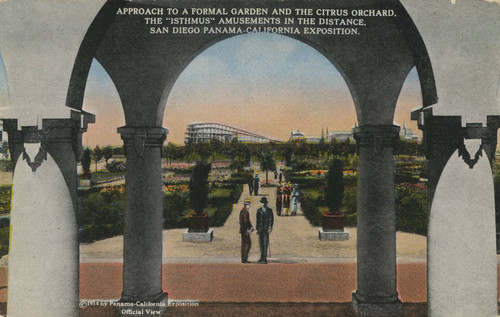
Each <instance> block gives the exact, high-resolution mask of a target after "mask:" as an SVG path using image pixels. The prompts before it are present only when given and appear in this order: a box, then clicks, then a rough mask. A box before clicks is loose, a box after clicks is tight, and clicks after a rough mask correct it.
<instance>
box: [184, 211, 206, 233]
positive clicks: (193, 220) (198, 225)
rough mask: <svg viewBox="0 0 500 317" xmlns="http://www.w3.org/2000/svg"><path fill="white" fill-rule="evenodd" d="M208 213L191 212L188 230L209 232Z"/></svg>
mask: <svg viewBox="0 0 500 317" xmlns="http://www.w3.org/2000/svg"><path fill="white" fill-rule="evenodd" d="M208 225H209V223H208V213H206V212H204V213H202V214H197V213H194V212H193V213H191V214H190V215H189V220H188V228H189V229H188V232H193V233H203V232H208V229H209V226H208Z"/></svg>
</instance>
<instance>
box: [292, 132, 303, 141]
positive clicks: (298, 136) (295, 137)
mask: <svg viewBox="0 0 500 317" xmlns="http://www.w3.org/2000/svg"><path fill="white" fill-rule="evenodd" d="M305 138H306V135H305V134H304V133H302V132H300V131H299V130H297V131H294V130H292V132H290V140H301V139H305Z"/></svg>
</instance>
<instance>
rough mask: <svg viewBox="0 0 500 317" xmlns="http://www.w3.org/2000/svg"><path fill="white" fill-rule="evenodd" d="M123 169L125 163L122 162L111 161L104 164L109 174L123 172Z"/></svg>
mask: <svg viewBox="0 0 500 317" xmlns="http://www.w3.org/2000/svg"><path fill="white" fill-rule="evenodd" d="M125 169H126V167H125V162H123V161H117V160H112V161H111V162H109V163H106V170H108V171H109V172H110V173H120V172H125Z"/></svg>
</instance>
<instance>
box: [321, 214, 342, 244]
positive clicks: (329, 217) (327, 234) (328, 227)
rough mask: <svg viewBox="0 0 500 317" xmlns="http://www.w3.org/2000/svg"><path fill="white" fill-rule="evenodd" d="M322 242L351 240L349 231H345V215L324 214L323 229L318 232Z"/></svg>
mask: <svg viewBox="0 0 500 317" xmlns="http://www.w3.org/2000/svg"><path fill="white" fill-rule="evenodd" d="M318 238H319V239H320V240H330V241H346V240H349V231H347V230H344V214H343V213H340V214H338V215H335V214H331V213H330V212H329V211H325V212H324V213H323V227H322V228H320V229H319V230H318Z"/></svg>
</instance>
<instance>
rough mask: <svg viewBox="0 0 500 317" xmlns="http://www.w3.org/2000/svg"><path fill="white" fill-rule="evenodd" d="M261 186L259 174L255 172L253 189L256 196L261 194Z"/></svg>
mask: <svg viewBox="0 0 500 317" xmlns="http://www.w3.org/2000/svg"><path fill="white" fill-rule="evenodd" d="M259 186H260V179H259V174H255V178H254V179H253V191H254V193H255V196H258V195H259Z"/></svg>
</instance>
